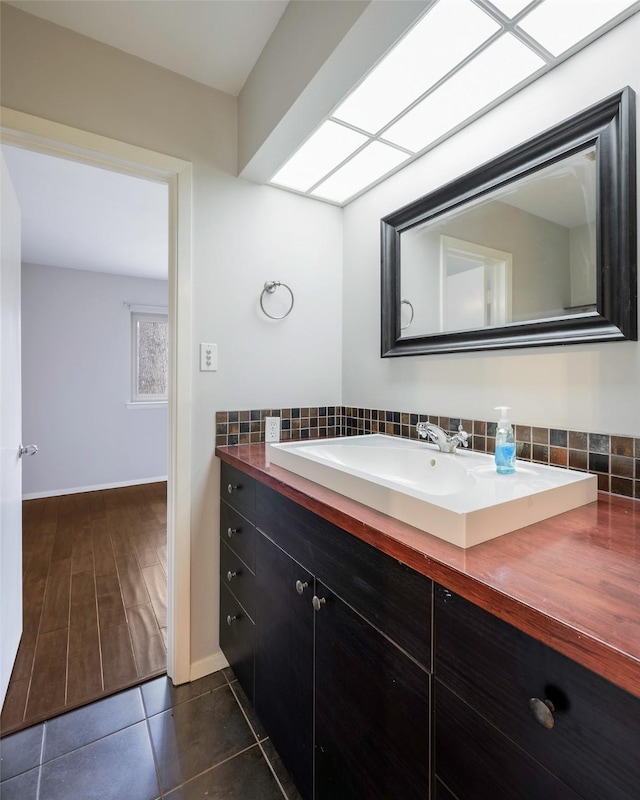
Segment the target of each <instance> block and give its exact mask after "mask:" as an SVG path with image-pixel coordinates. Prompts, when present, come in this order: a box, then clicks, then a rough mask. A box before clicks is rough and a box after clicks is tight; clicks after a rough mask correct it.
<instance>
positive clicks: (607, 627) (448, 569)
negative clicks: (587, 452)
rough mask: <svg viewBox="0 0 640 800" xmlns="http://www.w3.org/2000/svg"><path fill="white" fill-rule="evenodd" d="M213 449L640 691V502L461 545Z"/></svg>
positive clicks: (610, 502)
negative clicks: (469, 546) (488, 540)
mask: <svg viewBox="0 0 640 800" xmlns="http://www.w3.org/2000/svg"><path fill="white" fill-rule="evenodd" d="M215 453H216V455H217V456H218V457H219V458H221V459H222V460H223V461H226V462H228V463H229V464H232V465H233V466H235V467H237V468H238V469H240V470H242V471H243V472H245V473H247V474H248V475H251V476H253V477H254V478H256V479H257V480H259V481H261V482H262V483H264V484H266V485H267V486H270V487H271V488H273V489H275V490H276V491H278V492H280V493H281V494H283V495H286V496H287V497H289V498H291V499H292V500H295V501H296V502H297V503H299V504H300V505H302V506H304V507H305V508H308V509H309V510H310V511H313V512H314V513H316V514H318V515H319V516H321V517H323V518H324V519H326V520H329V521H330V522H332V523H333V524H335V525H337V526H339V527H340V528H343V529H344V530H346V531H348V532H349V533H351V534H353V535H354V536H357V537H358V538H359V539H362V540H363V541H365V542H369V544H372V545H374V546H375V547H377V548H379V549H380V550H382V551H384V552H385V553H387V554H388V555H390V556H393V557H394V558H397V559H398V560H399V561H402V562H403V563H405V564H407V565H408V566H410V567H413V569H416V570H417V571H418V572H421V573H422V574H423V575H426V576H427V577H429V578H432V579H433V580H434V581H437V582H438V583H440V584H442V585H444V586H446V587H447V588H448V589H451V590H452V591H454V592H457V593H458V594H460V595H461V596H462V597H465V598H466V599H467V600H470V601H471V602H473V603H475V604H476V605H478V606H480V607H481V608H484V609H485V610H487V611H489V612H491V613H492V614H494V615H495V616H497V617H499V618H501V619H503V620H505V621H507V622H509V623H511V624H512V625H514V626H515V627H517V628H519V629H520V630H522V631H524V632H525V633H528V634H530V635H531V636H533V637H534V638H536V639H538V640H539V641H541V642H544V643H545V644H548V645H550V646H551V647H553V648H554V649H555V650H558V651H559V652H561V653H563V654H564V655H566V656H568V657H569V658H571V659H573V660H574V661H577V662H578V663H580V664H582V665H583V666H585V667H588V668H589V669H591V670H593V671H594V672H596V673H597V674H599V675H601V676H603V677H604V678H607V679H608V680H610V681H612V682H613V683H615V684H617V685H618V686H621V687H622V688H624V689H626V690H627V691H629V692H631V693H632V694H634V695H636V696H638V697H640V501H639V500H630V499H627V498H624V497H619V496H616V495H608V494H604V493H600V494H599V496H598V500H597V502H595V503H590V504H589V505H586V506H583V507H582V508H578V509H575V510H573V511H568V512H566V513H564V514H559V515H558V516H556V517H552V518H551V519H548V520H545V521H544V522H539V523H536V524H535V525H530V526H528V527H526V528H521V529H520V530H518V531H514V532H513V533H508V534H505V535H504V536H500V537H498V538H497V539H494V540H492V541H490V542H484V543H483V544H479V545H476V546H475V547H472V548H469V549H467V550H463V549H461V548H459V547H456V546H455V545H452V544H449V543H448V542H444V541H442V540H441V539H437V538H436V537H434V536H431V535H430V534H426V533H424V532H423V531H420V530H418V529H417V528H414V527H412V526H411V525H407V524H405V523H403V522H399V521H397V520H395V519H393V518H391V517H388V516H387V515H386V514H382V513H380V512H378V511H375V510H373V509H371V508H369V507H368V506H365V505H362V504H361V503H358V502H356V501H354V500H350V499H349V498H347V497H343V496H342V495H340V494H337V493H336V492H333V491H331V490H330V489H325V488H324V487H323V486H320V485H319V484H316V483H313V482H312V481H309V480H306V479H305V478H302V477H300V476H298V475H295V474H294V473H292V472H288V471H287V470H285V469H282V468H281V467H277V466H267V465H266V462H265V446H264V444H245V445H235V446H228V447H216V450H215Z"/></svg>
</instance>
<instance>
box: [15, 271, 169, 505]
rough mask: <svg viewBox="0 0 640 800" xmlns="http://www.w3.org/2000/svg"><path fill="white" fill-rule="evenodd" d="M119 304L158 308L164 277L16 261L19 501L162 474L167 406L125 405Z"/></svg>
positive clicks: (127, 337) (125, 353) (125, 332)
mask: <svg viewBox="0 0 640 800" xmlns="http://www.w3.org/2000/svg"><path fill="white" fill-rule="evenodd" d="M124 303H134V304H142V305H153V306H166V305H167V303H168V285H167V281H160V280H149V279H146V278H129V277H125V276H123V275H108V274H105V273H100V272H87V271H85V270H77V269H59V268H57V267H43V266H38V265H35V264H23V266H22V397H23V418H22V432H23V439H24V441H25V442H29V443H31V442H35V443H36V444H37V445H38V447H39V452H38V455H37V456H36V457H35V458H30V459H25V462H24V465H23V495H24V496H26V497H29V496H43V495H49V494H54V493H55V494H64V493H65V492H70V491H76V490H81V489H91V488H93V487H108V486H111V485H117V484H124V483H133V482H135V481H137V480H139V481H141V482H142V481H144V480H150V479H154V478H163V477H165V478H166V475H167V407H166V405H165V406H161V407H159V408H145V409H143V408H137V409H131V408H127V403H128V401H129V400H130V397H131V321H130V311H129V309H127V308H126V307H125V306H124V305H123V304H124Z"/></svg>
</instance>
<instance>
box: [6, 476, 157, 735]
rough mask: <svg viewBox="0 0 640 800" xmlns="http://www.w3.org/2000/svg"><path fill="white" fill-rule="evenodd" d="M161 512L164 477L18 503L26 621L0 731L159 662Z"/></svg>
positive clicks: (124, 683) (127, 680)
mask: <svg viewBox="0 0 640 800" xmlns="http://www.w3.org/2000/svg"><path fill="white" fill-rule="evenodd" d="M166 520H167V502H166V483H164V482H161V483H151V484H144V485H138V486H131V487H125V488H119V489H108V490H103V491H95V492H86V493H81V494H72V495H64V496H62V497H50V498H42V499H36V500H28V501H25V502H24V503H23V599H24V613H23V618H24V630H23V634H22V639H21V643H20V648H19V650H18V655H17V658H16V662H15V666H14V669H13V672H12V675H11V681H10V683H9V688H8V691H7V696H6V699H5V703H4V706H3V709H2V716H1V717H0V733H1V734H2V735H3V736H4V735H5V734H7V733H11V732H13V731H17V730H20V729H21V728H24V727H27V726H29V725H33V724H35V723H37V722H41V721H42V720H45V719H49V718H51V717H53V716H55V715H57V714H60V713H62V712H64V711H67V710H69V709H72V708H76V707H77V706H80V705H84V704H85V703H89V702H91V701H94V700H97V699H99V698H101V697H104V696H106V695H109V694H113V693H114V692H117V691H120V690H122V689H125V688H127V687H130V686H133V685H135V684H137V683H141V682H142V681H144V680H148V679H149V678H151V677H154V676H157V675H160V674H162V673H163V672H165V670H166V657H167V654H166V633H167V631H166V628H167V611H166V608H167V575H166V567H167V522H166Z"/></svg>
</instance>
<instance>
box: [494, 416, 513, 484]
mask: <svg viewBox="0 0 640 800" xmlns="http://www.w3.org/2000/svg"><path fill="white" fill-rule="evenodd" d="M495 410H496V411H499V412H500V420H499V422H498V427H497V428H496V453H495V460H496V472H498V473H500V475H510V474H511V473H512V472H515V471H516V443H515V439H514V436H513V428H512V427H511V423H510V422H509V418H508V417H507V411H509V406H497V407H496V409H495Z"/></svg>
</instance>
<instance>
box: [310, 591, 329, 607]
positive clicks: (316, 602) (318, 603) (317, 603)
mask: <svg viewBox="0 0 640 800" xmlns="http://www.w3.org/2000/svg"><path fill="white" fill-rule="evenodd" d="M326 602H327V601H326V598H324V597H318V595H315V594H314V595H313V599H312V600H311V603H312V605H313V609H314V611H320V609H321V608H322V606H323V605H324V604H325V603H326Z"/></svg>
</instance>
